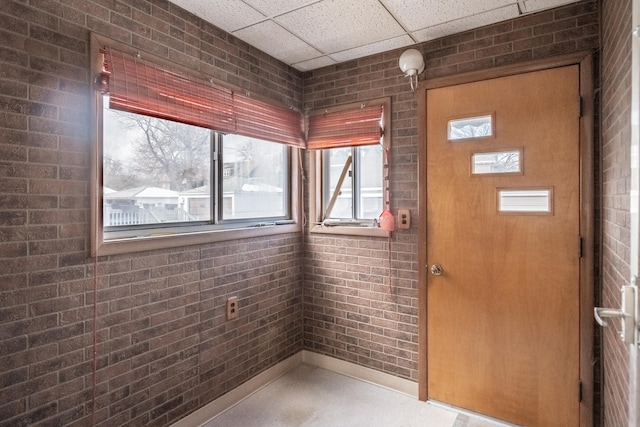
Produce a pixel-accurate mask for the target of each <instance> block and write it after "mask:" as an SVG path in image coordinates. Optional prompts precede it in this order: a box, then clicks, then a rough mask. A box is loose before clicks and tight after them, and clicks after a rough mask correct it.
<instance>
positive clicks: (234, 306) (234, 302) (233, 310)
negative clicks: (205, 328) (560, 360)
mask: <svg viewBox="0 0 640 427" xmlns="http://www.w3.org/2000/svg"><path fill="white" fill-rule="evenodd" d="M237 318H238V297H229V299H228V300H227V320H233V319H237Z"/></svg>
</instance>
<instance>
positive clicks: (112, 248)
mask: <svg viewBox="0 0 640 427" xmlns="http://www.w3.org/2000/svg"><path fill="white" fill-rule="evenodd" d="M296 232H300V226H299V224H296V223H293V224H284V225H272V226H263V227H246V228H235V229H229V230H216V231H200V232H191V233H180V234H164V235H155V236H146V237H133V238H117V239H111V240H106V241H104V242H102V243H100V244H99V245H98V247H97V248H94V254H92V255H97V256H105V255H117V254H126V253H133V252H142V251H151V250H157V249H167V248H175V247H182V246H192V245H202V244H206V243H216V242H224V241H227V240H236V239H247V238H251V237H261V236H273V235H277V234H286V233H296Z"/></svg>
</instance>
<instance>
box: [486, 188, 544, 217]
mask: <svg viewBox="0 0 640 427" xmlns="http://www.w3.org/2000/svg"><path fill="white" fill-rule="evenodd" d="M551 204H552V196H551V189H549V188H542V189H531V190H528V189H507V188H501V189H498V212H512V213H551Z"/></svg>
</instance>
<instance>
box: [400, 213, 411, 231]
mask: <svg viewBox="0 0 640 427" xmlns="http://www.w3.org/2000/svg"><path fill="white" fill-rule="evenodd" d="M398 228H399V229H401V230H408V229H410V228H411V212H410V211H409V209H398Z"/></svg>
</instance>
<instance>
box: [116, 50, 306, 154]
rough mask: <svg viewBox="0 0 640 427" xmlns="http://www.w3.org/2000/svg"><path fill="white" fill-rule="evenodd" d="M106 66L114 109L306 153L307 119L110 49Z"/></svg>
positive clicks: (293, 111)
mask: <svg viewBox="0 0 640 427" xmlns="http://www.w3.org/2000/svg"><path fill="white" fill-rule="evenodd" d="M105 63H106V68H107V71H108V72H109V73H110V76H109V85H108V86H109V89H108V91H109V107H110V108H113V109H118V110H123V111H129V112H131V113H136V114H142V115H145V116H152V117H157V118H161V119H167V120H173V121H177V122H181V123H187V124H191V125H195V126H201V127H205V128H209V129H213V130H216V131H220V132H223V133H233V134H238V135H244V136H249V137H253V138H259V139H264V140H267V141H272V142H279V143H283V144H288V145H293V146H295V147H301V148H304V147H305V140H304V117H303V116H302V114H300V113H299V112H297V111H295V110H292V109H289V108H285V107H281V106H278V105H274V104H270V103H267V102H263V101H260V100H256V99H253V98H250V97H248V96H243V95H239V94H237V93H233V92H232V91H231V90H229V89H226V88H223V87H220V86H217V85H215V84H213V83H211V82H208V81H206V80H204V79H201V78H198V77H195V76H192V75H188V74H186V73H183V72H182V71H178V70H175V69H170V68H169V67H165V66H159V65H156V64H154V63H153V62H150V61H146V60H144V59H140V58H136V57H134V56H133V55H130V54H126V53H123V52H120V51H118V50H115V49H111V48H105Z"/></svg>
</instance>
